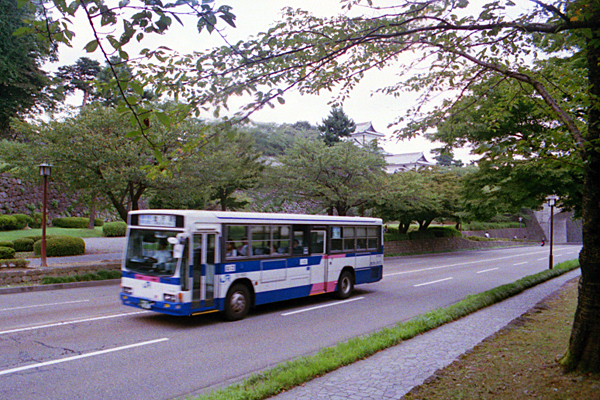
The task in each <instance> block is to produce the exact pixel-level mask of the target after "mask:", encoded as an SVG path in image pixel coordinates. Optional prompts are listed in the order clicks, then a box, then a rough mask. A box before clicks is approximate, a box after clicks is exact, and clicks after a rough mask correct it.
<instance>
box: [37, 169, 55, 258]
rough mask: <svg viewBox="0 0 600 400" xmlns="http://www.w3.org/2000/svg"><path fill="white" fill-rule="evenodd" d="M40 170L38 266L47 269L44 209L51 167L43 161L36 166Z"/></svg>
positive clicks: (46, 202)
mask: <svg viewBox="0 0 600 400" xmlns="http://www.w3.org/2000/svg"><path fill="white" fill-rule="evenodd" d="M38 167H39V168H40V176H43V177H44V202H43V203H44V205H43V210H42V245H41V249H40V256H41V257H42V259H41V262H40V265H41V266H42V267H47V266H48V264H46V209H47V208H48V207H47V204H48V177H49V176H50V170H51V168H52V165H49V164H48V163H46V162H45V161H44V162H43V163H41V164H40V165H38Z"/></svg>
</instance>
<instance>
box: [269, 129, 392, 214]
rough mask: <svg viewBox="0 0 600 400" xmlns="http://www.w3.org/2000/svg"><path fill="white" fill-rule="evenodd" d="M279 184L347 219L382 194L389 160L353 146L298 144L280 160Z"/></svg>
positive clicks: (300, 141) (297, 195)
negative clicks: (351, 210) (382, 183)
mask: <svg viewBox="0 0 600 400" xmlns="http://www.w3.org/2000/svg"><path fill="white" fill-rule="evenodd" d="M278 161H279V163H280V165H278V166H276V167H274V168H275V184H277V185H279V187H281V188H284V189H285V191H286V192H288V193H292V195H293V196H295V197H297V198H300V199H306V200H312V201H317V202H320V203H321V205H322V206H323V208H325V209H327V210H328V211H329V213H330V214H332V215H333V210H335V211H337V214H338V215H347V213H348V211H349V210H350V209H351V208H352V207H359V206H362V205H365V204H367V203H368V202H369V201H370V200H372V199H373V198H374V197H375V196H377V195H378V193H380V191H381V189H382V186H381V178H382V177H383V175H384V167H385V160H384V158H383V156H382V155H381V154H379V153H378V152H377V151H375V150H374V149H371V148H360V147H358V146H356V145H354V144H352V143H350V142H340V143H334V144H333V145H332V146H327V145H326V144H325V143H324V142H322V141H320V140H306V139H304V140H298V141H296V143H295V144H294V146H293V147H292V148H290V149H289V150H288V151H287V152H286V154H285V155H284V156H282V157H279V159H278Z"/></svg>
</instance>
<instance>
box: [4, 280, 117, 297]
mask: <svg viewBox="0 0 600 400" xmlns="http://www.w3.org/2000/svg"><path fill="white" fill-rule="evenodd" d="M120 283H121V279H120V278H119V279H106V280H103V281H83V282H69V283H52V284H49V285H32V286H15V287H5V288H0V295H3V294H15V293H27V292H44V291H47V290H58V289H77V288H85V287H94V286H110V285H118V284H120Z"/></svg>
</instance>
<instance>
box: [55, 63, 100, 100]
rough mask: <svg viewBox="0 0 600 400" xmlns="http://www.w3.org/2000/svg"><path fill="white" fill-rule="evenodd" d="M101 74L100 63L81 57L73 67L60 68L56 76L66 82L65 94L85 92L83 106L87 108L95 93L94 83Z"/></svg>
mask: <svg viewBox="0 0 600 400" xmlns="http://www.w3.org/2000/svg"><path fill="white" fill-rule="evenodd" d="M99 72H100V63H99V62H98V61H96V60H92V59H90V58H88V57H80V58H79V59H78V60H77V61H76V62H75V64H73V65H64V66H60V67H58V72H57V73H56V76H58V77H59V78H60V79H62V80H63V82H64V88H65V94H71V93H73V92H75V90H81V91H82V92H83V102H82V104H81V105H82V106H85V105H86V104H87V103H88V101H89V99H90V96H91V95H92V93H93V91H94V87H93V82H94V79H95V78H96V76H97V75H98V73H99Z"/></svg>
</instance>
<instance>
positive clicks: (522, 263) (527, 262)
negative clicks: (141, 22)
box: [513, 261, 529, 267]
mask: <svg viewBox="0 0 600 400" xmlns="http://www.w3.org/2000/svg"><path fill="white" fill-rule="evenodd" d="M524 264H529V261H524V262H520V263H517V264H513V267H516V266H517V265H524Z"/></svg>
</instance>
